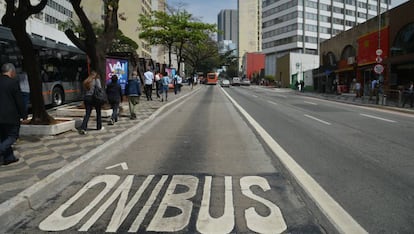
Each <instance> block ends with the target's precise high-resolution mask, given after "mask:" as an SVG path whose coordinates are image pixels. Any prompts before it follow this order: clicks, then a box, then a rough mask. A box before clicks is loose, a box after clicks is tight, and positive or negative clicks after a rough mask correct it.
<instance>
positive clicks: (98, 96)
mask: <svg viewBox="0 0 414 234" xmlns="http://www.w3.org/2000/svg"><path fill="white" fill-rule="evenodd" d="M92 100H93V102H94V103H95V104H100V105H102V104H104V103H106V101H107V97H106V93H105V90H104V89H103V88H99V87H98V86H95V89H94V90H93V95H92Z"/></svg>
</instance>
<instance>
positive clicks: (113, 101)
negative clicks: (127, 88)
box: [106, 75, 122, 125]
mask: <svg viewBox="0 0 414 234" xmlns="http://www.w3.org/2000/svg"><path fill="white" fill-rule="evenodd" d="M106 95H107V97H108V102H109V105H111V108H112V116H111V118H110V119H109V125H114V123H115V122H118V110H119V103H120V102H121V99H122V88H121V85H119V84H118V76H117V75H112V76H111V83H109V84H108V85H107V86H106Z"/></svg>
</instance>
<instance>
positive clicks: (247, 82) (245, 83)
mask: <svg viewBox="0 0 414 234" xmlns="http://www.w3.org/2000/svg"><path fill="white" fill-rule="evenodd" d="M241 85H243V86H250V80H249V79H244V80H242V82H241Z"/></svg>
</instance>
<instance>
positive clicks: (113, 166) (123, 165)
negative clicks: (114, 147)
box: [105, 162, 128, 171]
mask: <svg viewBox="0 0 414 234" xmlns="http://www.w3.org/2000/svg"><path fill="white" fill-rule="evenodd" d="M119 166H120V167H121V168H122V170H124V171H126V170H128V165H127V164H126V162H121V163H118V164H115V165H112V166H109V167H106V168H105V169H106V170H109V169H112V168H115V167H119Z"/></svg>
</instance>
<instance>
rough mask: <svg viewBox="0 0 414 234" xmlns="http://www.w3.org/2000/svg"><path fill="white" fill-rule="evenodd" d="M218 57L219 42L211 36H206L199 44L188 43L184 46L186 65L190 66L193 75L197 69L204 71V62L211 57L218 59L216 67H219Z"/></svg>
mask: <svg viewBox="0 0 414 234" xmlns="http://www.w3.org/2000/svg"><path fill="white" fill-rule="evenodd" d="M218 57H219V54H218V47H217V42H215V41H214V40H213V39H212V38H210V37H207V38H205V39H204V40H202V41H200V42H199V43H197V44H186V45H185V46H184V47H183V59H184V61H185V63H186V67H190V69H191V71H190V73H191V75H193V74H195V73H196V72H197V71H202V69H201V67H202V64H203V63H204V62H206V61H207V60H209V59H213V60H216V61H217V63H216V65H214V67H217V65H219V62H218Z"/></svg>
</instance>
